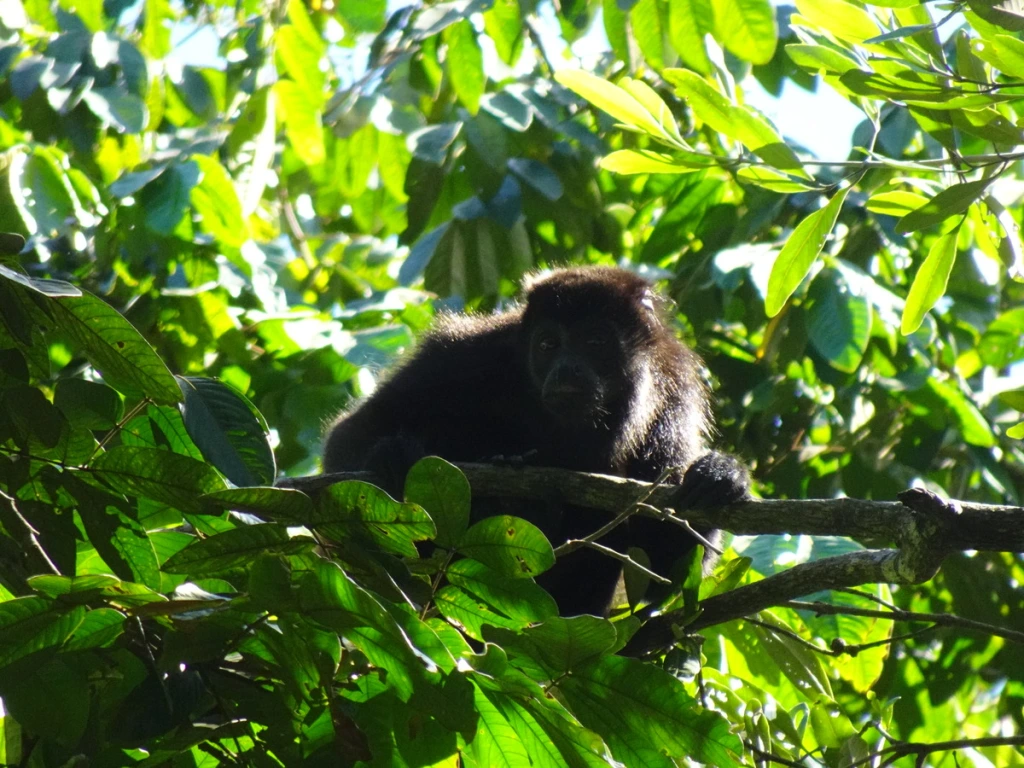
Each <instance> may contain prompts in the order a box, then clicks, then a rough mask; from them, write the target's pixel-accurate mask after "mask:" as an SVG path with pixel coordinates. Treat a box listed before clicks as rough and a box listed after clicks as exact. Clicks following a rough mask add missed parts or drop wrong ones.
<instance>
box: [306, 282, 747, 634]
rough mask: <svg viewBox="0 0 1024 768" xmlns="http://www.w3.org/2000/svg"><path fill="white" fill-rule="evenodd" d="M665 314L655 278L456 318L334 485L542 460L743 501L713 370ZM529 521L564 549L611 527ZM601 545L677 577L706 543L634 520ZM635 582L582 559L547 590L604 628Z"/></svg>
mask: <svg viewBox="0 0 1024 768" xmlns="http://www.w3.org/2000/svg"><path fill="white" fill-rule="evenodd" d="M661 312H662V307H661V302H660V300H659V298H658V297H657V295H656V294H655V293H654V292H653V291H652V289H651V287H650V285H649V284H648V283H647V282H646V281H644V280H643V279H641V278H639V277H637V276H635V275H633V274H632V273H630V272H626V271H623V270H618V269H610V268H582V269H566V270H561V271H557V272H554V273H552V274H550V275H547V276H545V277H541V278H539V279H537V280H535V281H533V282H532V283H530V284H528V285H527V289H526V302H525V306H524V307H522V308H517V309H514V310H511V311H508V312H505V313H503V314H499V315H492V316H487V317H471V316H448V317H446V318H444V319H443V320H442V321H440V322H439V324H438V326H437V327H436V328H435V329H434V330H433V331H432V332H430V333H429V334H428V335H427V336H426V337H425V338H424V340H423V341H422V343H421V344H420V346H419V348H418V349H417V351H416V352H415V354H413V355H412V357H411V358H410V359H409V360H408V361H407V362H405V363H404V364H403V365H401V366H400V367H399V368H398V369H397V370H396V371H395V372H394V374H393V375H392V376H391V377H390V378H388V379H387V380H386V381H384V382H383V383H382V385H381V386H380V388H379V389H378V390H377V391H376V392H375V393H374V394H373V396H372V397H370V398H369V400H367V401H365V402H364V403H363V404H362V405H360V406H359V407H358V408H356V409H355V410H353V411H351V412H350V413H347V414H345V415H343V416H342V417H341V418H340V419H339V420H338V421H337V422H336V423H335V425H334V426H333V427H332V429H331V432H330V435H329V436H328V439H327V444H326V448H325V454H324V470H325V471H326V472H336V471H343V470H358V469H372V470H374V471H377V472H378V473H381V474H382V475H383V477H384V478H385V479H386V480H387V481H388V485H390V486H391V490H397V489H400V488H401V478H402V477H404V473H405V471H406V470H407V469H408V467H409V466H411V463H412V462H413V461H415V460H416V459H417V458H419V457H422V456H426V455H439V456H442V457H444V458H446V459H448V460H450V461H487V460H488V459H491V458H492V457H495V456H517V455H524V454H527V453H530V454H531V456H532V458H531V462H532V463H535V464H538V465H542V466H553V467H562V468H565V469H575V470H580V471H585V472H599V473H605V474H615V475H621V476H626V477H632V478H636V479H640V480H654V479H656V478H657V477H658V476H659V475H660V474H661V473H662V471H663V470H665V469H669V468H671V469H672V473H671V475H670V477H669V479H670V481H672V482H677V483H681V484H682V487H681V489H680V501H681V503H685V504H687V505H697V504H700V505H717V504H723V503H728V502H729V501H732V500H735V499H738V498H741V497H742V496H744V495H745V494H746V492H747V488H748V483H749V480H748V478H747V474H746V471H745V469H743V468H742V467H741V466H740V465H739V463H738V462H736V461H735V460H734V459H732V458H731V457H728V456H724V455H722V454H717V453H708V451H707V439H708V434H709V431H710V424H711V420H710V408H709V403H708V393H707V390H706V387H705V386H704V383H703V380H702V378H701V375H700V371H701V362H700V359H699V358H698V357H697V356H696V355H695V354H694V353H693V352H692V351H691V350H690V349H688V348H687V347H686V346H684V345H683V344H682V343H680V342H679V340H678V339H676V337H675V335H674V334H673V333H672V331H671V330H670V329H669V327H668V326H667V325H666V324H665V323H664V321H663V319H662V314H661ZM591 326H593V327H594V328H595V329H597V330H594V331H593V338H591V333H592V332H591V330H590V328H591ZM547 328H551V329H553V330H552V334H553V335H555V336H557V337H558V339H561V344H559V343H558V342H557V341H556V342H547V343H548V344H549V346H550V347H553V351H549V350H545V351H541V350H542V347H541V346H540V342H539V341H538V338H540V337H541V336H542V335H544V334H546V333H547V331H546V330H544V329H547ZM602 330H604V331H605V332H606V334H605V336H603V337H602V336H601V335H600V333H601V331H602ZM559 334H560V335H559ZM544 338H547V337H546V336H544ZM602 338H603V339H605V340H604V341H602V340H601V339H602ZM609 339H610V340H609ZM548 358H550V360H549V359H548ZM698 458H699V459H700V461H697V459H698ZM691 466H692V467H693V470H691V471H690V472H687V468H689V467H691ZM474 514H475V515H479V514H480V513H479V512H478V510H477V509H474ZM520 514H521V515H522V516H523V517H526V518H527V519H530V520H531V521H532V522H534V523H536V524H537V525H538V526H539V527H540V528H541V529H542V530H543V531H544V533H545V534H546V535H547V536H548V538H549V539H551V541H552V543H553V544H554V545H556V546H557V545H558V544H561V543H562V542H564V541H566V540H567V539H570V538H580V537H582V536H585V535H587V534H588V533H590V532H592V531H594V530H596V529H597V528H598V527H600V526H601V525H602V524H603V523H605V522H607V520H608V517H607V515H605V514H599V513H595V512H592V511H588V510H583V509H577V508H574V507H573V508H566V509H550V508H543V506H542V505H541V508H540V509H536V508H535V509H533V510H527V511H525V512H520ZM601 543H602V544H604V545H606V546H610V547H612V548H614V549H616V550H618V551H620V552H624V551H625V550H626V549H627V548H628V547H630V546H636V547H641V548H642V549H644V551H645V552H646V553H647V555H648V557H649V558H650V560H651V567H652V568H653V570H655V571H656V572H658V573H660V574H663V575H666V574H668V573H669V572H670V569H671V566H672V564H673V563H674V562H675V561H676V559H677V558H678V557H679V556H680V555H681V554H683V553H684V552H686V551H687V550H689V549H691V548H692V547H693V546H694V543H695V542H694V540H693V538H692V537H691V536H689V535H688V534H687V533H686V532H685V531H683V530H682V529H681V528H679V527H677V526H673V525H670V524H668V523H664V522H660V521H657V520H652V519H646V518H641V517H634V518H632V519H630V520H629V521H628V522H627V523H626V524H624V525H621V526H619V528H617V529H616V530H615V531H613V532H612V533H610V534H609V535H608V536H606V537H605V538H604V539H602V541H601ZM620 570H621V567H620V566H619V564H618V563H617V562H616V561H614V560H612V559H611V558H608V557H606V556H604V555H601V554H600V553H598V552H595V551H593V550H589V549H580V550H577V551H575V552H573V553H572V554H570V555H568V556H566V557H564V558H561V559H559V561H558V563H557V565H556V566H555V567H554V568H552V569H551V570H550V571H549V572H547V573H545V574H543V575H542V576H541V577H540V579H538V581H539V582H540V583H541V585H542V586H544V587H545V588H547V589H548V591H550V592H551V593H552V595H554V597H555V599H556V601H557V602H558V605H559V609H560V611H561V613H562V614H563V615H574V614H578V613H595V614H598V615H601V614H603V613H604V612H605V611H606V609H607V607H608V604H609V602H610V600H611V597H612V594H613V592H614V589H615V585H616V583H617V581H618V577H619V573H620Z"/></svg>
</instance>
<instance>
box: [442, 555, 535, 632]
mask: <svg viewBox="0 0 1024 768" xmlns="http://www.w3.org/2000/svg"><path fill="white" fill-rule="evenodd" d="M459 562H463V563H472V562H475V561H474V560H460V561H459ZM481 567H484V568H486V566H481ZM522 583H523V584H528V583H529V582H526V581H522ZM537 588H538V589H540V587H537ZM434 605H436V606H437V610H438V611H439V612H440V613H441V615H442V616H444V617H445V618H446V619H447V620H448V621H449V622H451V624H452V625H453V626H455V627H457V628H458V629H460V630H461V631H462V632H464V633H466V634H467V635H469V636H470V637H471V638H473V639H474V640H476V641H477V642H483V641H484V629H483V628H484V627H485V626H488V627H500V628H502V629H508V630H516V629H521V628H522V627H524V626H525V624H524V622H521V621H516V620H515V619H510V618H509V617H508V616H503V615H502V614H500V613H498V612H497V611H495V610H494V609H492V608H491V607H490V606H488V605H487V602H486V601H484V600H481V599H480V598H477V597H473V596H472V595H470V594H469V593H467V592H466V591H465V590H463V589H460V588H459V587H456V586H453V585H448V586H445V587H441V589H439V590H438V592H437V594H436V595H434Z"/></svg>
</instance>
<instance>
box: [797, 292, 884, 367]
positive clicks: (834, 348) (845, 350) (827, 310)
mask: <svg viewBox="0 0 1024 768" xmlns="http://www.w3.org/2000/svg"><path fill="white" fill-rule="evenodd" d="M808 298H809V299H810V300H812V301H813V302H814V303H813V304H812V305H811V308H810V309H809V310H808V313H807V335H808V337H809V338H810V341H811V344H813V345H814V348H815V349H816V350H818V353H819V354H820V355H821V356H822V357H824V358H825V359H826V360H828V361H829V363H831V364H832V365H833V366H834V367H835V368H838V369H839V370H840V371H845V372H847V373H852V372H853V371H855V370H857V367H858V366H859V365H860V361H861V360H862V359H863V357H864V352H865V351H866V350H867V347H868V341H870V339H871V306H870V304H869V303H868V300H867V298H865V297H864V296H858V295H856V294H855V293H853V291H851V290H850V287H849V286H848V285H847V284H846V283H845V281H843V280H842V278H841V276H840V275H839V274H838V273H833V272H827V273H825V274H820V275H818V276H817V277H816V278H815V280H814V283H813V284H812V285H811V290H810V292H809V295H808Z"/></svg>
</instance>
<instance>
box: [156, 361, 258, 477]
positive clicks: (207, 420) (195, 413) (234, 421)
mask: <svg viewBox="0 0 1024 768" xmlns="http://www.w3.org/2000/svg"><path fill="white" fill-rule="evenodd" d="M175 378H176V379H177V381H178V385H179V386H180V387H181V393H182V397H183V400H182V402H181V406H180V408H181V415H182V418H183V419H184V421H185V429H186V430H188V433H189V436H190V437H191V438H192V442H194V443H195V444H196V446H197V447H198V448H199V450H201V451H202V452H203V456H204V457H205V458H206V459H207V460H208V461H209V462H210V463H211V464H213V466H215V467H216V468H217V469H219V470H220V471H221V472H222V473H223V474H224V475H225V476H226V477H227V478H228V479H229V480H230V481H231V482H232V483H234V484H235V485H240V486H247V485H269V484H271V483H272V482H273V481H274V478H275V476H276V475H277V468H276V466H275V464H274V453H273V451H272V450H271V449H270V442H269V439H268V438H269V435H268V430H267V425H266V422H265V421H264V420H263V417H262V416H260V415H259V412H258V411H257V410H256V408H255V406H253V404H252V403H250V402H249V400H248V398H246V397H245V396H244V395H242V394H240V393H238V392H236V391H235V390H233V389H232V388H231V387H229V386H227V385H226V384H223V383H222V382H219V381H217V380H216V379H207V378H200V377H193V376H177V377H175Z"/></svg>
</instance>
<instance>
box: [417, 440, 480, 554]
mask: <svg viewBox="0 0 1024 768" xmlns="http://www.w3.org/2000/svg"><path fill="white" fill-rule="evenodd" d="M405 500H406V501H408V502H412V503H413V504H418V505H419V506H421V507H423V509H425V510H426V511H427V513H428V514H429V515H430V518H431V520H433V521H434V525H435V526H436V527H437V533H436V534H435V535H434V541H435V542H436V543H437V544H438V545H439V546H442V547H446V548H448V549H451V548H453V547H455V545H457V544H458V543H459V539H461V538H462V534H464V533H465V532H466V529H467V528H468V527H469V509H470V503H471V502H472V500H473V497H472V492H471V491H470V488H469V481H468V480H466V476H465V475H464V474H462V471H461V470H460V469H459V468H458V467H456V466H455V465H453V464H449V463H448V462H447V461H445V460H444V459H442V458H439V457H437V456H427V457H426V458H424V459H420V460H419V461H417V462H416V463H415V464H413V466H412V468H411V469H410V470H409V472H408V474H407V475H406V476H405Z"/></svg>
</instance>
